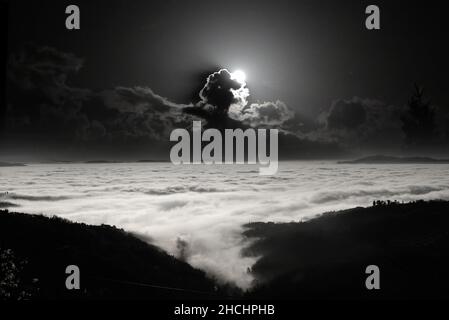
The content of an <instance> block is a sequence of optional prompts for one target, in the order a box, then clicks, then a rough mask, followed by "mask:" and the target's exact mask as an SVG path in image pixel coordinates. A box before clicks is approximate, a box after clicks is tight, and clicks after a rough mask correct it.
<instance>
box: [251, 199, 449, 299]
mask: <svg viewBox="0 0 449 320" xmlns="http://www.w3.org/2000/svg"><path fill="white" fill-rule="evenodd" d="M448 213H449V202H445V201H430V202H424V201H418V202H413V203H407V204H399V203H397V202H383V201H376V202H375V206H373V207H369V208H354V209H350V210H344V211H340V212H331V213H327V214H324V215H322V216H321V217H319V218H316V219H312V220H309V221H307V222H301V223H279V224H277V223H251V224H248V225H246V228H247V230H246V231H245V236H246V237H248V238H254V239H256V241H255V242H254V243H253V244H252V245H251V246H250V247H249V248H247V249H246V251H245V255H249V256H261V258H260V259H259V260H258V261H257V263H256V264H255V265H254V266H253V267H252V273H253V275H254V276H255V277H256V279H258V285H257V286H256V287H255V288H254V289H253V290H252V292H250V293H248V295H247V297H249V298H278V299H279V298H281V299H298V298H304V299H313V298H329V299H345V298H357V299H360V298H362V299H365V298H366V299H377V298H393V299H397V298H399V299H402V298H449V293H448V290H447V288H448V287H449V274H448V272H447V270H449V215H448ZM368 265H377V266H378V267H379V268H380V287H381V289H380V290H374V291H369V290H367V289H366V287H365V280H366V278H367V277H368V275H367V274H365V269H366V267H367V266H368Z"/></svg>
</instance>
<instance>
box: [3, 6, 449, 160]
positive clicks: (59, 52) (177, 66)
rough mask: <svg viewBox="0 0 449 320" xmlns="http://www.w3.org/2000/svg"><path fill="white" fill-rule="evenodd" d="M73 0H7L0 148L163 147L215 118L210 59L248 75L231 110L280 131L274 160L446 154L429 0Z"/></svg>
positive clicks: (109, 150) (6, 151) (437, 32)
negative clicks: (371, 16)
mask: <svg viewBox="0 0 449 320" xmlns="http://www.w3.org/2000/svg"><path fill="white" fill-rule="evenodd" d="M72 2H73V1H27V2H24V1H13V2H11V3H10V5H9V20H8V21H9V24H8V27H9V28H8V41H7V43H8V49H7V61H6V64H7V88H6V93H7V97H6V99H7V106H6V108H5V106H3V107H4V109H6V116H5V117H4V119H3V121H2V122H3V124H4V128H3V133H2V142H1V143H2V145H3V147H2V150H3V151H2V153H1V154H0V156H1V157H3V158H10V159H13V158H15V157H17V158H24V157H25V158H29V159H47V160H48V159H79V158H83V157H84V158H99V157H108V158H112V159H128V158H129V159H141V158H157V159H161V158H166V157H167V156H168V154H167V153H166V147H167V145H168V135H169V133H170V131H171V130H172V129H173V128H175V127H188V124H189V123H191V120H192V119H193V118H194V117H200V118H202V119H203V120H204V121H205V122H206V123H209V125H210V126H215V125H216V123H214V121H211V119H210V118H208V117H207V115H203V114H202V113H201V112H200V110H199V109H201V108H203V107H204V105H206V104H207V103H211V102H210V101H212V100H210V99H209V100H207V99H204V97H203V98H201V97H200V95H199V92H200V91H201V90H202V89H203V88H204V86H205V85H207V77H208V76H209V75H210V74H212V73H214V72H218V71H219V70H220V69H227V70H229V71H230V72H232V71H235V70H237V69H240V70H243V71H245V73H246V75H247V79H246V82H247V84H246V87H247V88H248V90H249V94H250V95H249V97H247V102H245V103H244V105H242V110H241V112H242V113H241V114H240V115H237V116H234V117H231V118H233V119H234V121H237V122H238V123H241V125H242V126H243V127H247V126H252V127H276V128H279V129H281V130H282V132H283V134H284V135H283V137H281V141H280V144H281V149H282V150H281V154H283V155H284V157H285V158H329V157H342V156H343V157H344V156H355V155H361V154H373V153H388V154H409V155H432V156H434V155H436V156H442V155H445V154H446V152H449V151H447V150H449V148H448V146H449V142H448V141H449V99H448V95H447V92H448V81H447V71H448V69H449V68H448V59H447V57H448V56H449V48H448V41H447V38H448V37H447V27H446V26H445V19H446V18H445V14H447V13H446V12H445V10H444V4H443V3H442V2H441V1H427V2H425V3H423V2H422V3H421V4H419V5H418V4H413V5H412V4H411V3H410V2H405V1H374V2H373V1H370V2H368V1H344V2H343V1H279V0H278V1H273V0H271V1H247V0H245V1H233V0H230V1H215V0H208V1H200V0H192V1H132V2H130V1H76V3H75V2H74V3H72ZM69 4H76V5H78V6H79V7H80V11H81V30H67V29H66V28H65V19H66V14H65V7H66V6H67V5H69ZM369 4H376V5H378V6H379V7H380V10H381V30H376V31H369V30H367V29H366V28H365V18H366V14H365V8H366V6H367V5H369ZM415 83H416V84H418V85H419V86H421V87H422V88H424V91H422V92H421V91H420V89H415V88H414V84H415ZM233 103H235V101H234V102H233ZM192 109H194V110H193V111H194V112H191V111H192ZM196 109H198V110H196ZM187 110H188V111H187ZM245 110H247V112H246V111H245ZM244 112H246V113H244ZM215 122H216V121H215ZM225 123H232V125H233V126H238V124H236V123H235V122H225ZM81 154H82V156H81Z"/></svg>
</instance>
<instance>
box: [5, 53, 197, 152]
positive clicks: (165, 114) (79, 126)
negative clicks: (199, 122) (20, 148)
mask: <svg viewBox="0 0 449 320" xmlns="http://www.w3.org/2000/svg"><path fill="white" fill-rule="evenodd" d="M82 64H83V61H82V59H80V58H77V57H76V56H75V55H73V54H70V53H64V52H60V51H58V50H56V49H54V48H50V47H39V46H35V45H27V46H25V47H24V49H23V51H22V52H20V53H19V54H17V55H13V56H12V57H11V58H10V61H9V64H8V80H9V82H8V84H9V88H8V93H9V94H8V97H9V99H8V103H9V108H8V110H7V117H8V122H7V130H8V132H10V133H13V134H14V133H16V134H17V135H21V136H23V134H25V133H28V134H29V135H28V138H29V139H31V140H33V139H37V138H45V139H48V140H65V141H66V142H72V143H77V142H104V143H107V144H111V145H112V144H114V143H129V142H131V143H133V142H137V143H141V142H142V141H145V140H146V141H163V142H164V143H165V142H166V141H169V139H168V137H169V135H170V132H171V130H172V129H173V128H174V127H183V126H189V125H191V119H192V116H190V115H188V114H186V113H184V112H183V111H182V110H183V108H185V107H186V105H181V104H176V103H173V102H171V101H169V100H168V99H167V98H164V97H162V96H160V95H157V94H156V93H154V92H153V91H152V90H151V89H150V88H145V87H132V88H127V87H116V88H114V89H108V90H103V91H100V92H93V91H91V90H88V89H83V88H76V87H74V86H70V85H69V84H68V79H69V78H70V76H71V75H72V74H75V73H77V72H78V71H79V70H80V68H81V67H82Z"/></svg>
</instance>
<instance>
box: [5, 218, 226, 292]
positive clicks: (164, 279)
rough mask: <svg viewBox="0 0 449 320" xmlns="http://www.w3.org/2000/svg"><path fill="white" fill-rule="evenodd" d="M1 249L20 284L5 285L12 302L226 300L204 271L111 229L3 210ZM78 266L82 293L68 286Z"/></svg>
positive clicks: (105, 226)
mask: <svg viewBox="0 0 449 320" xmlns="http://www.w3.org/2000/svg"><path fill="white" fill-rule="evenodd" d="M0 250H1V252H0V254H1V257H2V268H6V269H8V268H7V267H8V265H9V266H11V268H12V269H13V270H9V272H10V273H11V277H12V278H16V280H15V281H16V283H15V284H17V285H18V287H17V288H13V287H14V285H15V284H14V283H11V285H10V286H9V287H8V286H7V285H5V283H4V281H3V282H2V281H0V283H1V284H2V285H3V287H2V285H0V292H1V291H2V290H3V291H5V290H6V291H8V290H9V289H11V290H9V291H10V292H9V296H10V298H11V299H16V298H18V297H20V296H21V295H24V296H27V297H29V298H32V299H115V298H120V299H123V298H125V299H132V298H134V299H195V298H196V299H198V298H201V299H211V298H217V297H218V298H223V297H226V295H225V294H224V291H223V289H222V288H219V287H218V286H217V285H216V283H215V282H214V281H213V280H212V279H209V278H208V277H206V274H205V273H204V272H203V271H200V270H197V269H194V268H192V267H191V266H190V265H188V264H187V263H185V262H182V261H180V260H178V259H176V258H175V257H173V256H170V255H168V254H167V253H165V252H163V251H162V250H160V249H159V248H157V247H155V246H152V245H150V244H148V243H146V242H144V241H142V240H140V239H138V238H137V237H135V236H134V235H132V234H130V233H127V232H125V231H123V230H121V229H117V228H115V227H111V226H107V225H101V226H91V225H86V224H80V223H72V222H69V221H67V220H64V219H61V218H57V217H53V218H47V217H44V216H39V215H28V214H21V213H10V212H8V211H7V210H0ZM72 264H73V265H77V266H78V267H79V268H80V274H81V290H70V291H69V290H67V289H66V287H65V279H66V277H67V275H66V274H65V268H66V267H67V266H68V265H72ZM14 265H16V267H14ZM18 265H20V268H19V267H18ZM2 272H3V275H2V276H3V277H5V278H7V275H5V274H6V272H5V270H2ZM5 286H6V287H5ZM7 294H8V292H7V293H4V296H3V298H5V295H6V296H7ZM0 296H1V295H0ZM1 298H2V297H0V299H1Z"/></svg>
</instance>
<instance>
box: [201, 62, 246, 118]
mask: <svg viewBox="0 0 449 320" xmlns="http://www.w3.org/2000/svg"><path fill="white" fill-rule="evenodd" d="M199 96H200V98H201V102H200V105H202V106H204V107H205V108H206V109H210V110H211V111H212V112H213V113H215V114H221V115H226V114H227V113H228V110H229V108H230V107H231V105H233V104H238V105H246V104H247V98H248V97H249V90H248V88H246V84H245V83H240V82H238V81H237V80H235V79H233V77H232V75H231V73H230V72H229V71H228V70H226V69H221V70H219V71H217V72H214V73H212V74H211V75H209V77H207V80H206V84H205V85H204V87H203V89H201V91H200V92H199Z"/></svg>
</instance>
